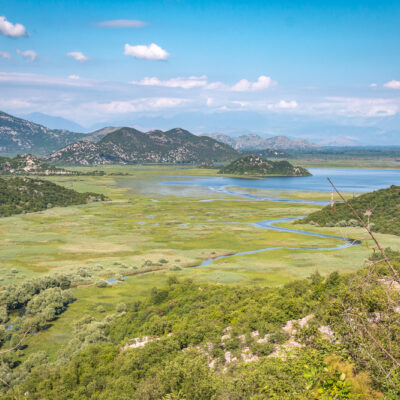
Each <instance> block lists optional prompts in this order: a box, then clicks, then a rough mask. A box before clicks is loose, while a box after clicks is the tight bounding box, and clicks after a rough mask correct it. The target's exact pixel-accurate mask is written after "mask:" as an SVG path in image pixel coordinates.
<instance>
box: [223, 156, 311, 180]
mask: <svg viewBox="0 0 400 400" xmlns="http://www.w3.org/2000/svg"><path fill="white" fill-rule="evenodd" d="M218 172H219V173H220V174H228V175H246V176H269V175H275V176H311V174H310V172H309V171H308V170H306V169H305V168H302V167H295V166H293V165H292V164H291V163H290V162H288V161H270V160H267V159H265V158H262V157H261V156H259V155H253V154H252V155H247V156H244V157H240V158H238V159H237V160H235V161H233V162H231V163H230V164H229V165H227V166H225V167H222V168H221V169H220V170H219V171H218Z"/></svg>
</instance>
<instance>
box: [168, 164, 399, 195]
mask: <svg viewBox="0 0 400 400" xmlns="http://www.w3.org/2000/svg"><path fill="white" fill-rule="evenodd" d="M309 171H310V172H311V173H312V175H313V176H304V177H270V178H266V179H243V178H228V177H219V176H218V177H204V178H202V177H201V178H189V179H188V178H183V177H182V179H180V180H174V181H168V182H161V184H164V185H185V186H202V187H208V188H210V189H212V190H216V189H217V190H218V189H221V188H225V187H232V186H234V187H240V188H251V189H275V190H297V191H317V192H321V191H322V192H323V191H331V190H332V187H331V185H330V184H329V182H328V181H327V179H326V178H328V177H329V178H331V180H332V181H333V183H334V184H335V185H336V186H337V188H338V189H339V190H340V191H342V192H354V193H362V192H371V191H373V190H377V189H383V188H386V187H389V186H391V185H400V170H397V169H344V168H343V169H340V168H310V169H309ZM218 191H219V190H218Z"/></svg>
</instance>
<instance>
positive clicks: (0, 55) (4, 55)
mask: <svg viewBox="0 0 400 400" xmlns="http://www.w3.org/2000/svg"><path fill="white" fill-rule="evenodd" d="M0 58H5V59H6V60H11V54H10V53H8V52H7V51H1V50H0Z"/></svg>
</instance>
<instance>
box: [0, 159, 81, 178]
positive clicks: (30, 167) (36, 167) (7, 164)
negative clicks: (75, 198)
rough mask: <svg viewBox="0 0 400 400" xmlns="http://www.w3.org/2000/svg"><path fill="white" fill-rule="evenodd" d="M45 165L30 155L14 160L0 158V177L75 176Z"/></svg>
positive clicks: (73, 173) (70, 172)
mask: <svg viewBox="0 0 400 400" xmlns="http://www.w3.org/2000/svg"><path fill="white" fill-rule="evenodd" d="M76 174H78V173H77V172H75V171H68V170H66V169H63V168H57V167H55V166H53V165H50V164H47V163H45V162H44V161H42V160H40V159H39V158H37V157H36V156H34V155H32V154H21V155H18V156H16V157H14V158H9V157H0V175H76Z"/></svg>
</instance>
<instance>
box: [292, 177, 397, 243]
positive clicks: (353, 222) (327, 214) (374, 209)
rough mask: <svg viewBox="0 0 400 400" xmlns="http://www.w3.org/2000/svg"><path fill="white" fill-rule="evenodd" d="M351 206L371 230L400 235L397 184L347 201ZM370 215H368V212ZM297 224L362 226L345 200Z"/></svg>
mask: <svg viewBox="0 0 400 400" xmlns="http://www.w3.org/2000/svg"><path fill="white" fill-rule="evenodd" d="M349 203H350V204H351V206H352V207H353V208H354V209H355V210H356V211H357V213H358V214H359V215H360V216H361V217H362V218H363V220H364V222H365V223H366V224H367V223H368V217H369V222H370V227H371V230H372V231H375V232H381V233H390V234H393V235H400V186H394V185H393V186H391V187H390V188H387V189H381V190H376V191H375V192H372V193H366V194H362V195H360V196H357V197H355V198H353V199H350V200H349ZM368 214H370V215H368ZM298 223H302V224H304V223H313V224H316V225H319V226H358V225H361V224H360V222H359V221H358V220H357V219H356V217H355V216H354V214H353V213H352V212H351V210H350V209H349V208H348V207H347V206H346V205H345V204H344V203H336V204H335V205H334V208H333V210H331V206H326V207H325V208H323V209H322V210H320V211H316V212H314V213H312V214H310V215H308V216H307V218H304V219H302V220H300V221H298Z"/></svg>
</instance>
